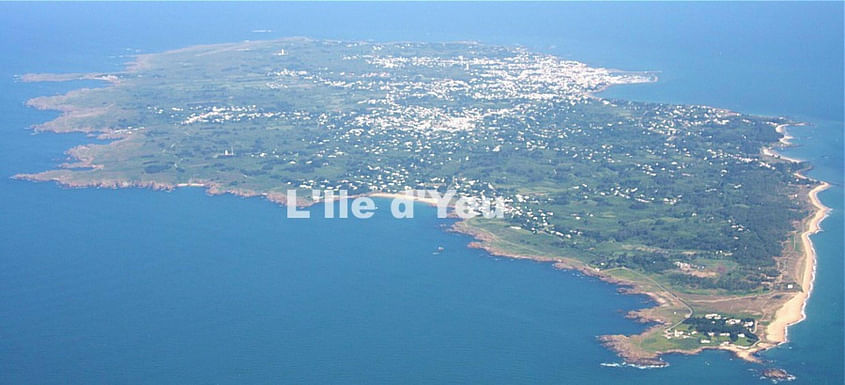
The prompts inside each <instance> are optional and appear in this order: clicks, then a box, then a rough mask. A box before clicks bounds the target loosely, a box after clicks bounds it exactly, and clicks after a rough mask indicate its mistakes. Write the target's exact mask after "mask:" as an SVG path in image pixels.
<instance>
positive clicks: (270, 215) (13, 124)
mask: <svg viewBox="0 0 845 385" xmlns="http://www.w3.org/2000/svg"><path fill="white" fill-rule="evenodd" d="M842 11H843V10H842V3H825V4H818V3H806V4H805V3H800V4H798V3H755V4H698V3H697V4H675V3H672V4H663V3H660V4H657V3H649V4H642V3H631V4H629V3H614V4H440V3H431V4H310V3H308V4H299V3H297V4H285V5H278V4H241V5H233V4H65V5H62V4H11V3H3V4H0V52H2V53H3V55H2V56H0V90H2V92H0V114H2V115H0V116H2V120H0V138H2V140H0V383H2V384H29V383H36V384H58V383H61V384H67V383H74V384H114V383H156V384H159V383H174V384H177V383H178V384H184V383H221V384H223V383H225V384H242V383H373V382H377V383H400V382H401V383H444V382H453V383H455V382H462V383H466V382H473V383H501V384H513V383H531V384H537V383H588V382H604V383H623V382H624V383H642V384H675V383H679V382H681V381H683V382H684V383H688V384H694V383H702V384H704V383H707V384H710V383H713V382H721V383H739V384H747V383H755V382H758V381H761V380H759V379H758V375H757V372H758V370H759V368H761V366H758V365H753V364H748V363H745V362H742V361H740V360H737V359H734V358H732V357H731V356H730V355H729V354H727V353H724V352H706V353H703V354H700V355H696V356H678V355H671V356H669V357H667V360H668V361H669V362H670V364H671V366H670V367H668V368H665V369H657V370H639V369H634V368H615V367H605V366H601V365H600V364H601V363H612V362H618V359H617V358H616V357H615V356H614V355H613V354H612V353H611V352H609V351H607V350H605V349H604V348H602V347H601V346H600V345H598V343H597V342H596V340H595V336H596V335H600V334H607V333H634V332H636V331H638V330H642V328H643V325H639V324H637V323H634V322H633V321H631V320H627V319H625V318H624V317H623V316H624V314H625V313H626V312H627V311H628V310H630V309H634V308H637V307H642V306H647V301H646V299H645V298H642V297H638V296H626V295H620V294H618V293H617V292H616V288H615V287H614V286H612V285H609V284H606V283H603V282H600V281H597V280H595V279H592V278H588V277H584V276H582V275H579V274H577V273H572V272H562V271H557V270H554V269H552V268H551V267H550V266H548V265H545V264H539V263H534V262H526V261H511V260H504V259H498V258H493V257H490V256H489V255H487V254H485V253H484V252H481V251H478V250H473V249H468V248H466V244H467V242H469V239H468V238H467V237H465V236H461V235H457V234H453V233H448V232H445V231H444V230H443V226H444V225H446V224H448V222H445V221H442V220H438V219H436V218H435V215H434V211H433V210H431V209H426V208H424V207H420V208H419V209H418V215H417V217H418V218H416V219H414V220H412V221H397V220H394V219H391V218H388V217H387V216H386V215H377V216H376V217H375V218H373V219H370V220H347V221H338V220H332V221H328V220H319V219H315V220H309V221H293V220H285V219H283V218H282V217H283V210H282V209H281V208H279V207H277V206H275V205H273V204H270V203H269V202H266V201H262V200H259V199H241V198H237V197H232V196H219V197H208V196H206V195H205V194H204V193H203V192H201V191H198V190H195V189H185V190H179V191H175V192H171V193H164V192H151V191H147V190H136V189H130V190H97V189H83V190H73V189H63V188H60V187H57V186H55V185H52V184H36V183H29V182H22V181H16V180H11V179H8V178H7V177H8V176H11V175H13V174H15V173H19V172H32V171H39V170H44V169H48V168H51V167H53V166H55V165H56V164H58V163H60V162H61V161H63V160H64V155H63V154H62V152H63V151H64V150H66V149H67V148H69V147H71V146H73V145H75V144H79V143H85V142H87V141H90V139H88V138H85V137H83V136H79V135H53V134H39V135H31V133H30V131H27V130H25V128H26V127H28V126H29V125H31V124H34V123H38V122H42V121H45V120H49V119H50V118H51V117H53V116H55V113H53V112H44V111H35V110H32V109H28V108H26V107H25V106H24V105H23V102H24V101H25V100H26V99H28V98H31V97H34V96H40V95H48V94H55V93H60V92H63V91H66V90H68V89H72V88H76V87H79V86H96V84H92V83H89V82H76V83H73V84H23V83H19V82H16V81H15V80H14V78H13V75H15V74H22V73H26V72H74V71H109V70H118V69H120V68H121V65H122V63H123V62H125V61H126V60H128V58H127V57H126V55H131V54H134V53H137V52H155V51H160V50H164V49H170V48H178V47H182V46H187V45H191V44H200V43H214V42H227V41H238V40H245V39H265V38H273V37H281V36H311V37H318V38H337V39H374V40H433V41H441V40H469V39H472V40H480V41H485V42H490V43H503V44H521V45H525V46H527V47H530V48H532V49H535V50H540V51H543V52H549V53H553V54H558V55H562V56H566V57H570V58H573V59H579V60H582V61H586V62H588V63H590V64H595V65H601V66H608V67H614V68H620V69H626V70H658V71H661V82H660V83H657V84H650V85H641V86H628V87H618V88H613V89H610V90H609V91H607V93H606V95H607V96H610V97H625V98H634V99H640V100H653V101H666V102H677V103H697V104H711V105H716V106H719V107H726V108H731V109H736V110H739V111H743V112H750V113H759V114H772V115H787V116H791V117H795V118H796V119H800V120H805V121H808V122H810V123H813V125H812V126H810V127H801V128H795V129H793V130H792V131H791V132H792V134H793V135H794V136H796V142H797V143H799V144H800V147H795V148H793V149H790V150H789V151H788V154H789V155H792V156H796V157H800V158H803V159H807V160H810V161H811V162H813V164H814V165H815V167H816V168H815V169H814V170H813V171H812V172H811V175H813V176H814V177H818V178H823V179H825V180H828V181H831V182H833V183H834V184H835V186H834V187H833V188H832V189H830V190H828V191H826V192H824V193H823V194H822V195H821V197H822V200H823V201H824V203H825V204H827V205H828V206H830V207H832V208H834V212H833V213H832V215H831V216H830V217H829V218H828V219H827V220H826V221H825V222H824V223H823V227H824V229H825V231H824V232H822V233H820V234H818V235H816V236H815V237H814V238H813V239H814V241H815V243H816V249H817V251H818V254H819V265H818V275H817V281H816V289H815V290H814V292H813V296H812V299H811V301H810V303H809V305H808V308H807V315H808V319H807V320H806V321H805V322H803V323H801V324H799V325H797V326H794V327H792V328H790V332H789V334H790V339H791V342H789V343H788V344H785V345H783V346H781V347H779V348H777V349H774V350H772V351H770V352H766V353H764V354H763V357H764V358H765V359H767V360H770V361H771V362H770V363H768V364H767V365H770V366H778V367H783V368H786V369H787V370H789V371H790V372H791V373H794V374H795V375H797V377H798V379H797V380H796V383H807V384H825V383H829V384H841V383H843V361H845V358H844V356H843V341H845V339H844V338H843V319H844V318H843V295H845V288H843V274H845V267H843V245H842V243H843V237H842V234H843V216H842V208H843V207H842V202H843V190H842V175H843V161H842V154H843V141H842V136H843V125H842V106H843V100H842V94H843V92H842V91H843V85H842V83H843V80H842V76H843V75H842V74H843V70H842V57H843V52H842V49H843V44H842V30H843V25H842V24H843V22H842V14H843V12H842ZM258 30H271V32H253V31H258ZM327 234H330V235H331V237H330V238H327ZM439 246H442V247H444V249H445V250H444V252H442V253H441V254H439V255H435V254H433V251H435V250H436V249H437V247H439ZM691 374H695V375H694V376H691Z"/></svg>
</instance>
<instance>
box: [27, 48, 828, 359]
mask: <svg viewBox="0 0 845 385" xmlns="http://www.w3.org/2000/svg"><path fill="white" fill-rule="evenodd" d="M77 79H80V80H102V81H104V82H107V83H106V85H105V86H103V87H97V88H84V89H78V90H74V91H71V92H68V93H66V94H62V95H53V96H43V97H38V98H35V99H32V100H30V101H28V105H30V106H32V107H35V108H39V109H45V110H58V111H60V115H59V116H58V117H57V118H56V119H54V120H52V121H49V122H45V123H43V124H39V125H37V126H35V127H34V130H36V131H52V132H57V133H68V132H81V133H86V134H88V135H90V136H92V137H96V138H97V139H98V141H97V142H95V143H90V144H85V145H80V146H77V147H74V148H72V149H70V150H68V152H67V153H68V156H69V159H68V161H67V162H66V163H64V164H61V165H60V166H59V167H58V168H56V169H54V170H46V171H43V172H40V173H35V174H20V175H16V176H15V177H16V178H19V179H25V180H32V181H55V182H58V183H60V184H61V185H64V186H69V187H108V188H123V187H149V188H154V189H174V188H178V187H183V186H199V187H203V188H205V189H207V191H208V192H209V193H212V194H221V193H231V194H237V195H242V196H259V197H265V198H267V199H269V200H271V201H274V202H280V203H282V202H284V196H285V192H286V191H287V190H290V189H296V190H301V191H303V194H301V196H303V197H306V198H304V199H303V201H301V202H298V204H301V205H309V204H312V203H315V202H316V200H309V199H308V198H307V197H308V196H310V193H309V191H310V190H314V189H319V190H327V191H340V190H345V191H349V192H350V193H351V194H356V195H376V196H393V194H399V193H402V192H404V191H409V190H437V191H446V190H454V191H457V193H458V194H460V195H466V196H476V197H478V196H480V197H490V198H500V199H502V200H503V201H504V202H505V203H506V206H505V215H504V217H503V218H484V217H475V218H471V219H465V220H460V221H457V222H456V223H455V224H454V226H453V228H454V229H455V230H456V231H459V232H463V233H466V234H470V235H472V236H474V237H475V238H476V241H475V242H473V243H472V244H471V246H473V247H479V248H483V249H486V250H487V251H489V252H490V253H491V254H494V255H501V256H507V257H512V258H527V259H532V260H537V261H547V262H550V263H552V264H554V266H556V267H559V268H565V269H577V270H580V271H582V272H584V273H585V274H589V275H594V276H597V277H599V278H601V279H604V280H607V281H610V282H613V283H617V284H619V285H620V287H621V288H622V290H624V291H626V292H629V293H641V294H645V295H648V296H649V297H651V299H652V300H653V302H654V306H652V307H649V308H645V309H640V310H636V311H634V312H632V313H631V314H629V316H631V317H633V318H636V319H638V320H641V321H643V322H647V323H650V324H652V325H651V326H649V327H648V328H647V329H646V330H645V331H644V332H643V333H641V334H638V335H630V336H627V335H608V336H600V337H599V339H600V341H601V343H604V344H605V345H606V346H608V347H609V348H611V349H613V350H615V351H616V352H618V354H619V355H620V356H621V357H622V358H623V359H624V360H625V362H626V363H628V364H632V365H645V366H661V365H665V362H664V361H663V360H661V355H663V354H665V353H670V352H679V353H695V352H698V351H701V350H702V349H725V350H730V351H732V352H734V353H736V355H737V356H739V357H741V358H743V359H747V360H756V359H757V358H756V356H755V353H756V352H759V351H761V350H764V349H767V348H770V347H772V346H775V345H777V344H780V343H782V342H784V341H786V330H787V327H788V326H789V325H792V324H794V323H796V322H799V321H800V320H802V319H803V317H804V315H803V306H804V304H805V303H806V300H807V298H808V296H809V294H810V291H811V289H812V284H813V274H814V267H815V255H814V251H813V246H812V243H811V242H810V238H809V236H810V235H811V234H813V233H814V232H816V231H818V230H819V227H818V224H819V223H820V221H821V220H822V219H823V218H824V217H825V215H826V214H827V208H825V207H824V206H823V205H821V203H820V202H819V200H818V198H817V194H818V193H819V192H820V191H822V190H824V189H825V188H827V184H825V183H823V182H820V181H816V180H813V179H811V178H808V177H805V176H804V175H803V173H804V172H805V171H806V170H807V169H808V168H809V167H810V166H809V165H808V164H806V163H805V162H801V161H797V160H794V159H789V158H786V157H783V156H780V155H778V154H777V153H776V152H775V151H776V149H777V148H778V147H782V146H786V145H789V137H788V134H787V133H786V131H785V129H786V128H787V127H789V126H791V125H798V124H799V122H796V121H792V120H790V119H788V118H784V117H762V116H752V115H747V114H742V113H738V112H734V111H729V110H725V109H720V108H714V107H709V106H702V105H674V104H661V103H646V102H634V101H627V100H616V99H609V98H604V97H602V96H600V95H599V92H600V91H602V90H604V89H605V88H607V87H610V86H614V85H623V84H632V83H644V82H653V81H656V80H657V76H656V75H655V74H654V73H648V72H628V71H620V70H612V69H607V68H595V67H590V66H588V65H586V64H584V63H580V62H576V61H572V60H565V59H562V58H559V57H555V56H552V55H547V54H542V53H537V52H531V51H530V50H527V49H525V48H521V47H503V46H495V45H487V44H482V43H478V42H448V43H422V42H363V41H333V40H315V39H308V38H288V39H280V40H271V41H245V42H237V43H227V44H213V45H200V46H192V47H187V48H183V49H177V50H172V51H167V52H162V53H154V54H143V55H138V56H137V57H136V58H135V60H134V61H133V62H132V63H130V64H129V65H128V66H127V67H126V68H125V70H122V71H118V72H115V73H87V74H86V73H79V74H27V75H23V76H21V77H20V80H21V81H67V80H77ZM92 142H94V141H93V140H92Z"/></svg>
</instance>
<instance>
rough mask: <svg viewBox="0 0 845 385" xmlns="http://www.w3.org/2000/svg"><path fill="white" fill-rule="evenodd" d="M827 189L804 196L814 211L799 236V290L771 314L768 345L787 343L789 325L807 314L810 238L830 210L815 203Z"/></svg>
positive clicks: (812, 258)
mask: <svg viewBox="0 0 845 385" xmlns="http://www.w3.org/2000/svg"><path fill="white" fill-rule="evenodd" d="M829 187H830V184H828V183H827V182H822V183H821V184H820V185H818V186H816V187H814V188H813V189H812V190H810V192H809V193H808V196H809V198H810V203H811V204H812V205H813V207H815V209H816V212H815V213H814V214H813V216H812V217H811V218H810V219H809V220H808V221H807V223H806V227H805V228H804V231H803V232H802V233H801V247H802V249H803V259H804V261H803V271H802V276H801V291H800V292H798V293H797V294H795V296H794V297H792V298H791V299H789V301H787V302H786V303H784V304H783V306H782V307H781V308H780V309H778V311H777V312H776V313H775V317H774V319H773V320H772V322H771V323H769V325H768V327H766V339H767V340H768V341H770V342H773V343H776V344H781V343H784V342H786V341H787V331H788V328H789V326H791V325H794V324H796V323H798V322H801V321H803V320H804V319H805V318H806V317H807V315H806V313H805V312H804V308H805V307H806V306H807V300H808V299H809V298H810V294H811V293H812V291H813V279H814V278H815V274H816V250H815V249H814V248H813V242H812V240H811V239H810V236H811V235H813V234H815V233H818V232H819V231H821V226H820V224H821V222H822V221H823V220H824V219H825V218H826V217H827V215H828V213H829V212H830V208H828V207H826V206H825V205H823V204H822V203H821V201H820V200H819V197H818V195H819V193H820V192H822V191H824V190H826V189H827V188H829Z"/></svg>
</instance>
